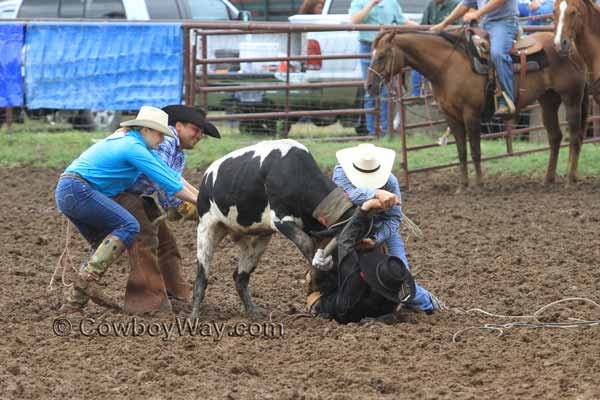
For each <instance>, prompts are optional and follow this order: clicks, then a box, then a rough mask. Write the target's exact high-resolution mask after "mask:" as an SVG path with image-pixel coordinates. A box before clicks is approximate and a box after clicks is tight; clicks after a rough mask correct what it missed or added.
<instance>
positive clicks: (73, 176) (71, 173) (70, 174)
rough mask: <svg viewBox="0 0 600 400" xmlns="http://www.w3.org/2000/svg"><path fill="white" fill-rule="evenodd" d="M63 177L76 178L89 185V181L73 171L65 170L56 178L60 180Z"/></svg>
mask: <svg viewBox="0 0 600 400" xmlns="http://www.w3.org/2000/svg"><path fill="white" fill-rule="evenodd" d="M63 178H70V179H77V180H78V181H81V182H83V183H86V184H88V185H90V183H89V182H88V181H87V180H85V179H84V178H83V177H82V176H81V175H79V174H75V173H73V172H65V173H63V174H61V175H60V177H59V178H58V180H61V179H63Z"/></svg>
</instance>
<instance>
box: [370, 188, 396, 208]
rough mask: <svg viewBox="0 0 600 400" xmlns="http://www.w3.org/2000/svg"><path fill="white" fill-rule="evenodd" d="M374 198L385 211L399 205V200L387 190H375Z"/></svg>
mask: <svg viewBox="0 0 600 400" xmlns="http://www.w3.org/2000/svg"><path fill="white" fill-rule="evenodd" d="M375 198H376V199H378V200H379V201H380V202H381V205H382V206H383V209H384V210H385V211H387V210H389V209H390V208H392V207H394V206H396V205H400V199H399V198H398V196H396V195H395V194H394V193H390V192H388V191H387V190H381V189H380V190H377V191H376V192H375Z"/></svg>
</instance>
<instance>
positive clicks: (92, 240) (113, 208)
mask: <svg viewBox="0 0 600 400" xmlns="http://www.w3.org/2000/svg"><path fill="white" fill-rule="evenodd" d="M54 195H55V198H56V206H57V207H58V209H59V210H60V212H61V213H63V214H64V215H65V216H66V217H67V218H69V220H70V221H71V222H72V223H73V225H75V227H77V229H78V230H79V232H80V233H81V235H82V236H83V237H84V238H85V240H87V241H88V243H89V244H90V245H92V247H96V246H97V245H98V244H99V243H100V241H101V240H102V239H104V238H105V237H106V236H107V235H113V236H115V237H117V238H119V239H120V240H121V241H122V242H123V243H124V244H125V246H126V247H130V246H131V244H132V243H133V240H134V239H135V237H136V235H137V234H138V232H139V231H140V224H139V222H138V221H137V219H135V217H134V216H133V215H131V214H130V213H129V211H127V210H126V209H124V208H123V207H122V206H120V205H119V204H117V203H116V202H115V201H114V200H112V199H110V198H109V197H107V196H105V195H103V194H102V193H100V192H99V191H97V190H94V189H92V188H91V187H90V185H89V184H87V183H85V182H83V181H81V180H79V179H75V178H61V179H59V180H58V184H57V185H56V191H55V194H54Z"/></svg>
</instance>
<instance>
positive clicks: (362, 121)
mask: <svg viewBox="0 0 600 400" xmlns="http://www.w3.org/2000/svg"><path fill="white" fill-rule="evenodd" d="M354 132H356V134H357V135H358V136H365V135H367V134H368V133H369V130H368V129H367V121H366V115H365V114H359V115H358V123H357V124H356V126H355V127H354Z"/></svg>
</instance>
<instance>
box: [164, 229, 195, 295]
mask: <svg viewBox="0 0 600 400" xmlns="http://www.w3.org/2000/svg"><path fill="white" fill-rule="evenodd" d="M158 265H159V266H160V271H161V273H162V277H163V279H164V282H165V288H166V289H167V293H168V294H170V295H172V296H173V297H175V298H177V299H178V300H181V301H185V302H186V303H189V302H191V301H192V287H191V285H190V284H189V283H188V282H186V280H185V278H184V277H183V273H182V271H181V253H179V249H178V248H177V243H176V242H175V237H174V236H173V233H172V232H171V231H170V230H169V227H168V226H167V224H166V223H165V222H164V221H161V222H160V223H159V225H158Z"/></svg>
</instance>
